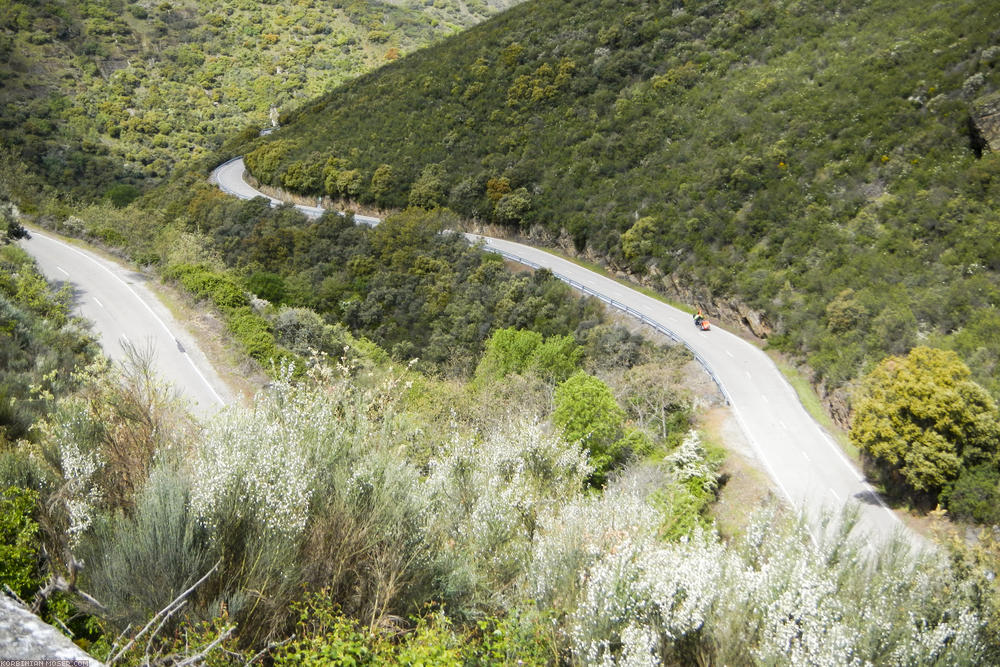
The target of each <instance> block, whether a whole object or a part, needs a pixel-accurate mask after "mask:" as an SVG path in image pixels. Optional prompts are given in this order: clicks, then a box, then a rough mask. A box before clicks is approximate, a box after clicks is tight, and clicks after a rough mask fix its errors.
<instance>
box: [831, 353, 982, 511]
mask: <svg viewBox="0 0 1000 667" xmlns="http://www.w3.org/2000/svg"><path fill="white" fill-rule="evenodd" d="M997 418H998V413H997V406H996V403H995V402H994V401H993V399H992V398H991V397H990V395H989V394H988V393H987V392H986V390H985V389H983V388H982V387H981V386H979V385H978V384H976V383H975V382H974V381H972V380H971V379H970V372H969V368H968V367H967V366H966V365H965V364H964V363H962V362H961V360H960V359H959V358H958V355H956V354H955V353H954V352H951V351H945V350H938V349H934V348H929V347H916V348H914V349H913V350H911V351H910V353H909V354H908V355H907V356H905V357H889V358H887V359H885V360H884V361H883V362H882V363H880V364H879V365H878V366H876V367H875V369H874V370H873V371H872V372H871V373H870V374H869V375H868V376H867V377H866V378H865V380H864V384H863V386H862V390H861V395H860V397H859V400H858V402H857V405H856V411H855V415H854V422H853V424H852V426H851V432H850V437H851V441H852V442H853V443H854V444H855V445H857V446H858V447H860V448H861V450H862V451H864V452H865V453H866V454H867V455H869V456H870V457H872V459H874V461H875V462H876V464H877V465H878V466H880V468H881V469H882V471H883V473H884V474H885V475H886V480H887V481H888V482H890V484H891V485H892V486H895V487H898V486H900V485H901V487H902V488H897V489H896V490H901V491H910V492H917V493H921V494H929V495H931V496H932V497H936V496H937V494H938V493H939V492H940V491H941V489H942V488H943V487H944V486H945V485H946V484H947V483H948V482H950V481H952V480H954V479H955V478H957V477H958V476H959V474H960V473H961V472H962V470H963V469H964V468H967V467H969V466H973V465H976V464H979V463H984V462H992V463H994V464H995V461H996V455H997V449H998V444H1000V423H998V421H997Z"/></svg>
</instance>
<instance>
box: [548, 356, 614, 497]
mask: <svg viewBox="0 0 1000 667" xmlns="http://www.w3.org/2000/svg"><path fill="white" fill-rule="evenodd" d="M553 402H554V406H555V409H554V410H553V412H552V422H553V423H554V424H555V425H556V426H557V427H558V428H559V429H560V430H561V431H562V434H563V437H564V438H566V440H568V441H570V442H579V443H580V444H581V445H582V446H583V447H584V448H585V449H586V450H587V453H588V454H589V455H590V460H591V462H592V463H593V466H594V472H593V474H592V476H591V481H592V482H593V483H595V484H598V485H599V484H601V483H603V482H604V481H605V479H606V477H607V473H608V471H609V470H610V469H612V468H613V467H614V466H615V463H617V462H618V461H619V460H620V459H621V457H622V455H623V452H622V451H621V449H622V448H621V437H622V427H623V425H624V422H625V411H624V410H622V408H621V407H620V406H619V405H618V403H617V401H615V396H614V394H613V393H612V392H611V388H610V387H608V385H606V384H604V383H603V382H601V381H600V380H599V379H598V378H596V377H594V376H592V375H587V374H586V373H584V372H582V371H580V372H577V373H575V374H574V375H571V376H570V377H569V378H567V379H566V381H565V382H562V383H560V384H559V386H558V387H556V392H555V396H554V397H553Z"/></svg>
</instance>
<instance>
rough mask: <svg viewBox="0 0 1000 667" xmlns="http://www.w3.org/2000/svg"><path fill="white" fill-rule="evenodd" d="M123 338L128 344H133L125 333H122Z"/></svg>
mask: <svg viewBox="0 0 1000 667" xmlns="http://www.w3.org/2000/svg"><path fill="white" fill-rule="evenodd" d="M122 340H123V341H125V344H126V345H131V344H132V341H130V340H129V339H128V336H126V335H125V334H122Z"/></svg>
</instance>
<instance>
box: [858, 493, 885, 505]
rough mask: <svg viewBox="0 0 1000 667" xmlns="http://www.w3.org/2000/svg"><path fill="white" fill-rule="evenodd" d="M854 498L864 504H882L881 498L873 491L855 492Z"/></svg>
mask: <svg viewBox="0 0 1000 667" xmlns="http://www.w3.org/2000/svg"><path fill="white" fill-rule="evenodd" d="M854 498H855V499H857V501H858V502H861V503H864V504H866V505H874V506H876V507H878V506H880V505H882V504H883V502H882V500H881V499H880V498H879V497H878V494H877V493H875V492H874V491H862V492H861V493H855V494H854Z"/></svg>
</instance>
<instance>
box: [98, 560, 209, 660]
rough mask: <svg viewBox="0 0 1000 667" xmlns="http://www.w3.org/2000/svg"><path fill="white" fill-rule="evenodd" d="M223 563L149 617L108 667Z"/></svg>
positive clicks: (170, 612)
mask: <svg viewBox="0 0 1000 667" xmlns="http://www.w3.org/2000/svg"><path fill="white" fill-rule="evenodd" d="M221 563H222V561H221V560H220V561H216V563H215V565H213V566H212V569H211V570H209V571H208V572H206V573H205V575H204V576H203V577H202V578H201V579H199V580H198V581H196V582H194V584H193V585H192V586H191V587H190V588H188V589H187V590H186V591H184V592H183V593H181V594H180V595H178V596H177V597H176V598H174V601H173V602H171V603H170V604H168V605H167V606H166V607H164V608H163V609H161V610H160V611H158V612H156V614H155V615H154V616H153V618H151V619H149V623H147V624H146V625H145V627H143V628H142V630H140V631H139V632H138V633H136V635H135V637H132V639H131V640H129V642H128V644H125V646H124V647H123V648H122V649H121V650H120V651H118V653H116V654H114V655H113V656H111V657H110V658H108V661H107V663H106V664H107V665H108V667H111V665H113V664H115V662H117V661H118V659H119V658H121V657H122V656H123V655H125V652H126V651H128V650H129V649H130V648H132V645H133V644H135V643H136V641H138V640H139V638H140V637H142V636H143V635H144V634H146V631H148V630H149V629H150V628H151V627H152V626H153V623H156V621H157V619H158V618H160V616H162V615H164V614H167V615H169V614H172V613H173V611H172V610H173V609H174V608H175V607H179V606H180V604H181V602H182V601H183V600H184V598H186V597H187V596H188V595H189V594H190V593H191V591H193V590H194V589H196V588H198V586H200V585H201V584H202V583H203V582H204V581H205V580H206V579H208V577H209V576H211V574H212V573H213V572H215V571H216V570H217V569H219V565H220V564H221Z"/></svg>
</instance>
